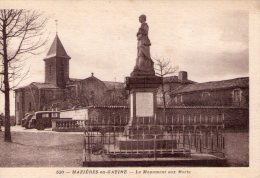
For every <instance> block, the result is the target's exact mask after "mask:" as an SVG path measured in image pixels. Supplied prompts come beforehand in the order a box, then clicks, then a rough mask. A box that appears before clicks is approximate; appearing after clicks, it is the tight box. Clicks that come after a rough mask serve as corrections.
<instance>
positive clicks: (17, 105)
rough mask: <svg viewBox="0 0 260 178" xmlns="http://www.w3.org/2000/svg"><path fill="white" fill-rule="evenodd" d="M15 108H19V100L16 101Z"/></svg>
mask: <svg viewBox="0 0 260 178" xmlns="http://www.w3.org/2000/svg"><path fill="white" fill-rule="evenodd" d="M16 107H17V110H19V109H20V108H19V102H17V103H16Z"/></svg>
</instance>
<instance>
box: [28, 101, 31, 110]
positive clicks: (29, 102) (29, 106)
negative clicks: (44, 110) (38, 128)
mask: <svg viewBox="0 0 260 178" xmlns="http://www.w3.org/2000/svg"><path fill="white" fill-rule="evenodd" d="M28 110H29V111H31V110H32V103H31V102H29V109H28Z"/></svg>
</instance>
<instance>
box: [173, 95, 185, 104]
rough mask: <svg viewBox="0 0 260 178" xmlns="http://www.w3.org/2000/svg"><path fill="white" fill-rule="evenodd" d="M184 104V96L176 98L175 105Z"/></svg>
mask: <svg viewBox="0 0 260 178" xmlns="http://www.w3.org/2000/svg"><path fill="white" fill-rule="evenodd" d="M182 102H183V98H182V95H180V94H179V95H177V96H175V104H180V103H182Z"/></svg>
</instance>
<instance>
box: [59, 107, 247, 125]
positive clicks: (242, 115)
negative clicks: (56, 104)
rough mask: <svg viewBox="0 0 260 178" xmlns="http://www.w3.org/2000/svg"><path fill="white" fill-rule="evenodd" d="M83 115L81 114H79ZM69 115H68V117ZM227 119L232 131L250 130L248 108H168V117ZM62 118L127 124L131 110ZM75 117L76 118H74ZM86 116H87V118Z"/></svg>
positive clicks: (84, 111) (95, 111)
mask: <svg viewBox="0 0 260 178" xmlns="http://www.w3.org/2000/svg"><path fill="white" fill-rule="evenodd" d="M163 111H164V109H163V108H160V107H159V108H157V114H156V116H157V119H158V118H163V115H164V114H163V113H164V112H163ZM78 113H81V114H78ZM66 114H68V115H66ZM223 114H224V118H225V121H224V123H225V128H226V129H230V130H248V127H249V110H248V108H238V107H209V106H196V107H183V106H180V107H171V108H166V110H165V115H166V117H174V118H177V116H178V115H181V116H187V117H190V116H192V117H193V116H196V117H197V116H198V117H199V116H200V115H203V116H205V115H207V116H214V117H215V116H216V115H219V116H221V117H222V116H223ZM61 115H62V117H66V118H69V116H72V118H73V119H76V120H84V119H85V117H86V120H88V119H89V118H91V119H93V120H98V122H103V121H105V122H108V119H109V118H112V119H116V120H122V121H123V122H127V120H128V119H129V108H128V107H127V106H91V107H87V108H83V109H78V110H67V111H61ZM73 115H74V116H73ZM85 115H86V116H85Z"/></svg>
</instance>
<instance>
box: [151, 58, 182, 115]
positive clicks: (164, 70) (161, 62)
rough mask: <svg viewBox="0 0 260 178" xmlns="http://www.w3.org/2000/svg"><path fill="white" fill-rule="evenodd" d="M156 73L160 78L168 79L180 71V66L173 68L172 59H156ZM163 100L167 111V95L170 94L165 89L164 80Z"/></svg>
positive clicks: (162, 88) (162, 87)
mask: <svg viewBox="0 0 260 178" xmlns="http://www.w3.org/2000/svg"><path fill="white" fill-rule="evenodd" d="M154 60H155V73H156V75H157V76H159V77H162V78H164V77H166V76H169V75H172V74H174V73H175V72H176V71H177V70H178V66H173V65H172V63H171V59H170V58H168V59H166V58H155V59H154ZM161 91H162V100H163V108H164V111H165V108H166V94H167V93H168V92H170V91H169V90H166V88H165V81H164V79H163V82H162V86H161Z"/></svg>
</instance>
